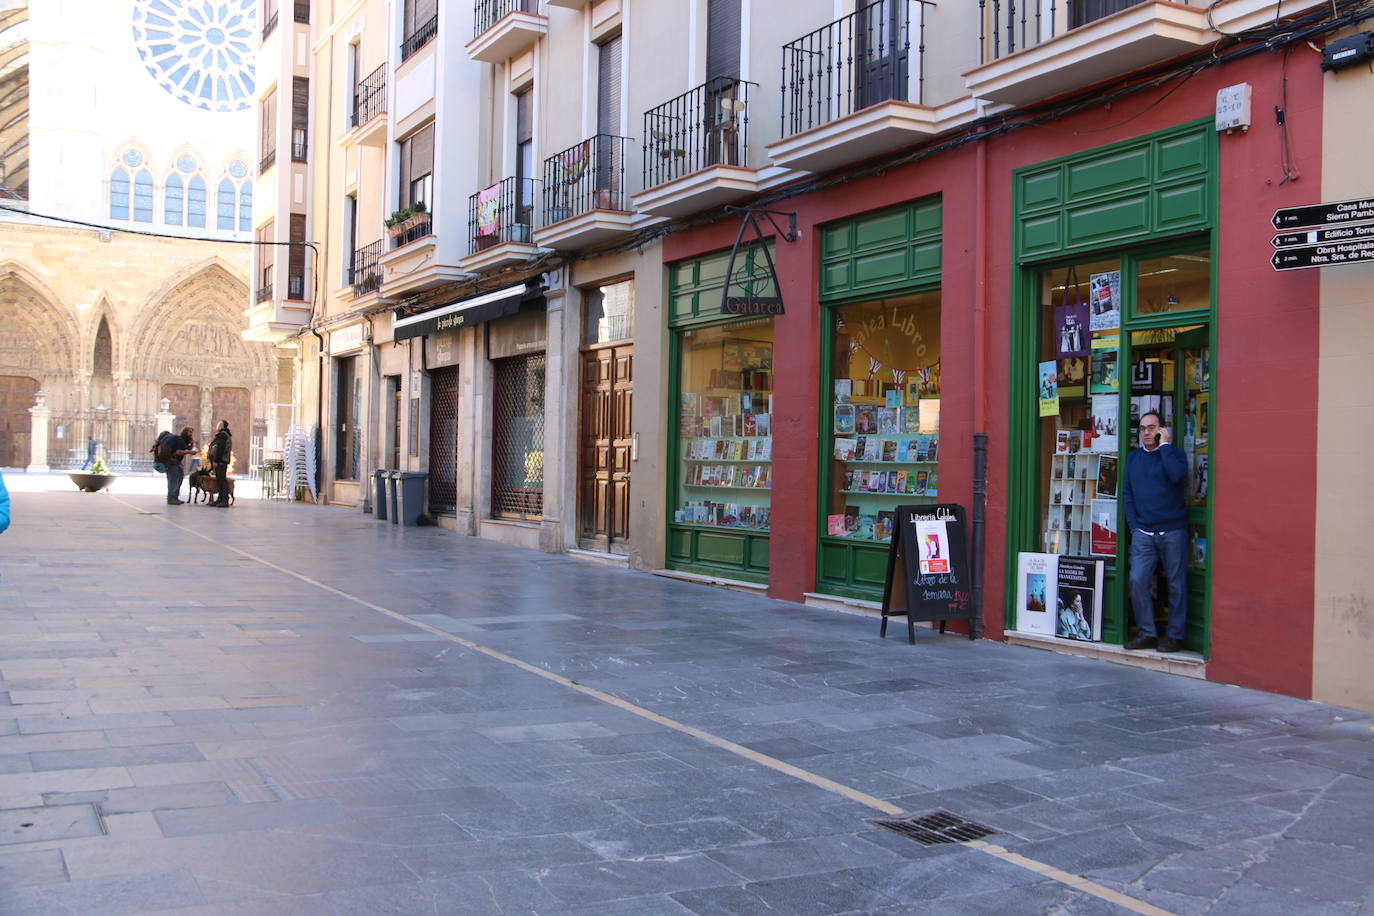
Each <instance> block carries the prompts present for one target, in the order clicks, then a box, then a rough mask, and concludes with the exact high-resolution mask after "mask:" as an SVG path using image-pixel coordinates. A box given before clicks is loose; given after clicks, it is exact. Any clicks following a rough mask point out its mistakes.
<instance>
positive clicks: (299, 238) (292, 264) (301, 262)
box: [286, 213, 309, 300]
mask: <svg viewBox="0 0 1374 916" xmlns="http://www.w3.org/2000/svg"><path fill="white" fill-rule="evenodd" d="M290 242H291V247H290V248H289V249H288V252H289V253H288V255H287V263H286V298H288V299H298V300H304V299H305V254H306V252H307V251H308V250H309V248H308V246H307V245H306V244H305V214H304V213H292V214H291V238H290Z"/></svg>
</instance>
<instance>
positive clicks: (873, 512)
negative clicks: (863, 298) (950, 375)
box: [825, 292, 940, 543]
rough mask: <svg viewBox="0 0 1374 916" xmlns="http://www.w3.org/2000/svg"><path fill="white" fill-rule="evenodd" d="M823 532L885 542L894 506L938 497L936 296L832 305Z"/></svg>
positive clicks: (890, 533)
mask: <svg viewBox="0 0 1374 916" xmlns="http://www.w3.org/2000/svg"><path fill="white" fill-rule="evenodd" d="M832 315H833V327H832V334H833V337H832V348H833V349H832V351H831V352H832V354H833V362H832V365H833V366H834V370H833V373H832V375H833V378H832V396H831V399H830V401H831V403H830V408H829V416H828V418H827V419H828V420H829V427H830V437H829V450H830V456H831V457H830V486H829V491H830V496H829V499H828V506H827V514H826V524H825V534H827V535H828V536H831V537H841V538H847V539H850V540H854V541H867V542H872V543H887V542H888V541H890V540H891V538H892V535H893V532H894V529H895V510H896V507H897V506H899V505H903V504H921V503H934V502H936V497H937V496H938V494H939V474H938V470H939V454H940V294H939V293H938V292H929V293H921V294H918V295H913V296H901V297H896V298H892V299H884V300H879V301H876V302H865V303H858V304H854V305H847V306H842V307H837V308H835V309H834V310H833V311H832Z"/></svg>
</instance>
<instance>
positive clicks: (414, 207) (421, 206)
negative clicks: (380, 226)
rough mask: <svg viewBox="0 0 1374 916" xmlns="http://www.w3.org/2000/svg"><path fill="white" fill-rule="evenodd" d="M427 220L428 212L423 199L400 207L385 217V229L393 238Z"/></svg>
mask: <svg viewBox="0 0 1374 916" xmlns="http://www.w3.org/2000/svg"><path fill="white" fill-rule="evenodd" d="M428 220H429V213H428V212H427V208H426V207H425V202H424V201H423V200H420V201H416V202H415V203H413V204H411V205H410V206H408V207H402V208H401V209H399V210H397V211H396V212H395V213H393V214H391V215H390V216H389V217H387V219H386V231H387V234H389V235H390V236H391V237H392V238H393V239H394V238H399V237H400V236H403V235H405V234H406V233H407V232H409V231H410V230H412V229H414V228H415V227H417V226H420V225H423V224H424V223H425V222H427V221H428Z"/></svg>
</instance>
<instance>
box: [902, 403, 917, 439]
mask: <svg viewBox="0 0 1374 916" xmlns="http://www.w3.org/2000/svg"><path fill="white" fill-rule="evenodd" d="M920 431H921V407H920V405H919V404H909V405H907V406H906V407H903V408H902V432H904V433H919V432H920Z"/></svg>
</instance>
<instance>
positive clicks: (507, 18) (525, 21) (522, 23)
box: [467, 0, 549, 64]
mask: <svg viewBox="0 0 1374 916" xmlns="http://www.w3.org/2000/svg"><path fill="white" fill-rule="evenodd" d="M472 9H473V24H472V41H470V42H468V45H467V52H468V56H469V57H471V58H472V59H473V60H480V61H483V62H484V63H489V64H499V63H501V62H502V61H504V60H506V59H508V58H511V57H515V56H516V55H518V54H522V53H524V52H525V51H527V50H529V49H530V48H532V47H534V46H535V44H537V43H538V41H539V39H540V38H542V37H543V36H544V35H547V34H548V32H549V18H548V17H547V16H544V15H542V14H541V13H540V12H539V4H538V2H537V0H476V2H475V3H474V4H473V8H472Z"/></svg>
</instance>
